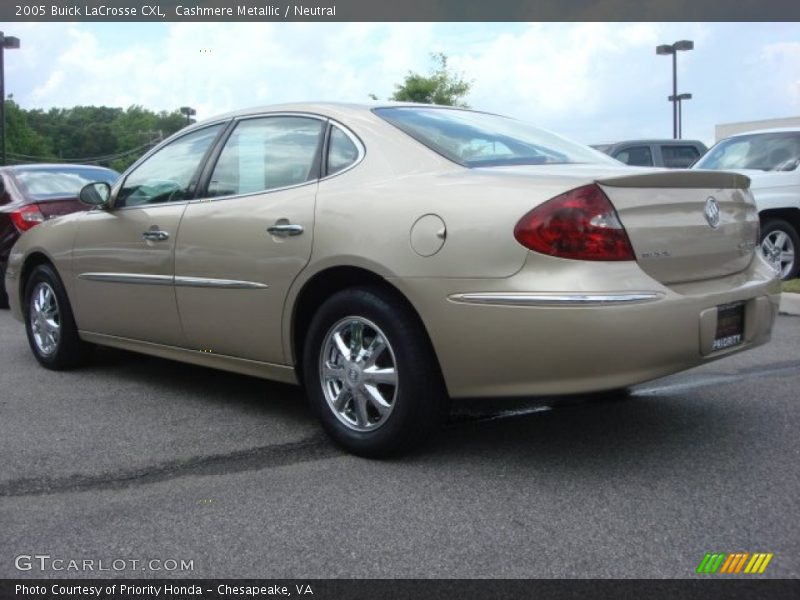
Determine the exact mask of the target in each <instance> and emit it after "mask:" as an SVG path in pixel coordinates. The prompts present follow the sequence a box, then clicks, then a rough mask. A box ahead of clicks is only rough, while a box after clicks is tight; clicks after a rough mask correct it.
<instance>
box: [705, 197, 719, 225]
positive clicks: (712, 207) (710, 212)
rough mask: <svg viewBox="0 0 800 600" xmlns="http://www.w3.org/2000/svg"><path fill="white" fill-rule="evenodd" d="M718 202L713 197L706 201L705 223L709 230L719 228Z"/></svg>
mask: <svg viewBox="0 0 800 600" xmlns="http://www.w3.org/2000/svg"><path fill="white" fill-rule="evenodd" d="M719 212H720V211H719V202H717V199H716V198H714V196H709V197H708V198H707V199H706V210H705V214H706V221H708V224H709V225H710V226H711V229H716V228H717V227H719Z"/></svg>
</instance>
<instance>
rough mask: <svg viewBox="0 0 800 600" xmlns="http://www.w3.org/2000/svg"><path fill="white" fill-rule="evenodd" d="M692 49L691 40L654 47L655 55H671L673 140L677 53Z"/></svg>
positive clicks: (677, 102)
mask: <svg viewBox="0 0 800 600" xmlns="http://www.w3.org/2000/svg"><path fill="white" fill-rule="evenodd" d="M693 49H694V42H693V41H691V40H680V41H679V42H675V43H674V44H662V45H660V46H656V54H659V55H666V54H671V55H672V96H670V101H671V102H672V137H673V138H674V139H676V140H677V139H678V137H679V133H678V104H679V102H680V100H679V99H678V52H679V51H680V50H693Z"/></svg>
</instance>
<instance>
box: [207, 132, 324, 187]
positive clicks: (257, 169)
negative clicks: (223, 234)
mask: <svg viewBox="0 0 800 600" xmlns="http://www.w3.org/2000/svg"><path fill="white" fill-rule="evenodd" d="M323 126H324V123H323V122H322V121H320V120H319V119H311V118H308V117H263V118H258V119H248V120H245V121H241V122H240V123H239V124H238V125H237V126H236V129H234V131H233V133H232V134H231V136H230V137H229V138H228V141H227V142H225V147H224V148H223V149H222V153H221V154H220V157H219V160H218V161H217V164H216V166H215V167H214V172H213V173H212V174H211V181H210V182H209V184H208V196H209V197H215V196H233V195H237V194H251V193H255V192H265V191H269V190H275V189H279V188H284V187H289V186H292V185H298V184H301V183H305V182H306V181H311V180H313V179H317V178H318V176H319V160H318V156H319V152H320V146H319V144H320V140H321V138H322V131H323Z"/></svg>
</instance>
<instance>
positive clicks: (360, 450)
mask: <svg viewBox="0 0 800 600" xmlns="http://www.w3.org/2000/svg"><path fill="white" fill-rule="evenodd" d="M303 354H304V357H303V378H304V383H305V386H306V393H307V394H308V398H309V401H310V403H311V406H312V408H313V410H314V412H315V413H316V414H317V416H318V417H319V419H320V421H321V422H322V425H323V427H324V428H325V430H326V431H327V433H328V434H329V435H330V436H331V437H332V438H333V439H334V440H335V441H336V442H337V443H338V444H339V445H341V446H342V447H344V448H345V449H347V450H348V451H350V452H352V453H354V454H358V455H361V456H368V457H383V456H387V455H391V454H397V453H400V452H403V451H407V450H410V449H411V448H413V447H415V446H418V445H419V444H421V443H422V442H424V441H425V440H426V439H427V438H429V437H430V435H431V434H432V433H433V432H435V431H436V430H437V429H438V428H439V426H440V425H441V423H442V422H443V420H444V417H445V416H446V413H447V394H446V392H445V389H444V384H443V382H442V377H441V373H440V371H439V366H438V362H437V360H436V356H435V354H434V352H433V348H432V347H431V344H430V341H429V339H428V337H427V334H426V333H425V331H424V329H423V327H422V324H421V323H420V322H419V318H418V317H417V315H416V314H415V313H414V312H413V311H412V310H411V309H410V308H409V307H408V306H407V305H406V304H405V303H404V302H402V301H401V300H400V299H398V298H397V297H395V296H394V295H392V294H390V293H387V292H386V291H384V290H381V289H379V288H373V287H363V288H353V289H349V290H344V291H341V292H338V293H336V294H334V295H333V296H331V298H329V299H328V300H327V301H326V302H325V303H323V304H322V306H321V307H320V308H319V310H318V311H317V313H316V314H315V315H314V318H313V319H312V321H311V325H310V327H309V331H308V335H307V336H306V342H305V347H304V353H303Z"/></svg>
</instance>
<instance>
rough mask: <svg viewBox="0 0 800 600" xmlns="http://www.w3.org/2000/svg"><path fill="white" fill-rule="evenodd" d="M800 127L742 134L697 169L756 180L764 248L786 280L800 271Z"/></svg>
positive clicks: (711, 153) (717, 146) (723, 142)
mask: <svg viewBox="0 0 800 600" xmlns="http://www.w3.org/2000/svg"><path fill="white" fill-rule="evenodd" d="M798 166H800V128H797V127H795V128H784V129H765V130H762V131H750V132H747V133H740V134H737V135H734V136H731V137H729V138H726V139H724V140H721V141H719V142H717V143H716V144H715V145H714V146H713V147H712V148H711V150H709V151H708V152H707V153H706V154H705V156H703V158H701V159H700V160H699V161H698V162H697V163H696V164H695V165H694V168H695V169H720V170H725V171H737V172H739V173H743V174H745V175H747V176H748V177H749V178H750V189H751V190H752V192H753V196H755V200H756V206H757V207H758V214H759V217H760V219H761V249H762V251H763V252H764V255H765V256H766V257H767V259H768V260H769V261H770V262H771V263H772V264H773V265H774V266H775V268H776V269H779V270H780V273H781V278H782V279H794V278H795V277H797V275H798V271H800V264H798V260H797V252H798V249H800V168H798Z"/></svg>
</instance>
